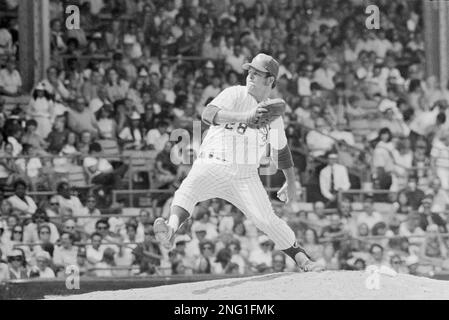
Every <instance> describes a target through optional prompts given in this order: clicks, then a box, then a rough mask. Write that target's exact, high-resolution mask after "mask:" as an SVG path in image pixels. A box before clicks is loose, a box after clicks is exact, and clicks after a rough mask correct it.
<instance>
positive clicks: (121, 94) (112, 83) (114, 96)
mask: <svg viewBox="0 0 449 320" xmlns="http://www.w3.org/2000/svg"><path fill="white" fill-rule="evenodd" d="M124 72H125V74H126V71H124ZM106 77H107V82H106V92H107V97H108V99H109V101H111V102H112V103H114V102H116V101H117V100H120V99H125V98H126V94H127V93H128V90H129V83H128V82H127V81H126V80H125V78H122V77H123V75H119V73H118V70H117V69H116V68H114V67H112V68H110V69H109V70H107V72H106Z"/></svg>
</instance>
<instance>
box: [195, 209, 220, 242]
mask: <svg viewBox="0 0 449 320" xmlns="http://www.w3.org/2000/svg"><path fill="white" fill-rule="evenodd" d="M200 226H202V227H204V228H205V229H206V239H208V240H212V241H214V240H215V239H216V238H217V237H218V232H217V225H216V224H214V223H212V222H211V221H210V212H209V211H208V210H207V209H203V208H199V209H198V211H197V214H196V221H195V222H194V223H193V224H192V231H195V232H196V230H198V227H200ZM200 228H201V227H200ZM200 230H203V229H202V228H201V229H200Z"/></svg>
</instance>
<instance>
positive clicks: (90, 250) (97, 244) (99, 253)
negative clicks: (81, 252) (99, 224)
mask: <svg viewBox="0 0 449 320" xmlns="http://www.w3.org/2000/svg"><path fill="white" fill-rule="evenodd" d="M102 240H103V237H102V236H101V234H99V233H97V232H94V233H93V234H92V235H91V236H90V242H91V244H90V245H88V246H87V249H86V254H87V260H88V261H89V262H90V263H92V264H96V263H98V262H100V261H101V260H102V259H103V252H104V249H106V247H105V246H103V245H102V244H101V242H102Z"/></svg>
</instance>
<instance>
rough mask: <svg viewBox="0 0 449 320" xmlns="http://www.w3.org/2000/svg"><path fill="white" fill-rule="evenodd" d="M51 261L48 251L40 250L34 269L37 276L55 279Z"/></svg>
mask: <svg viewBox="0 0 449 320" xmlns="http://www.w3.org/2000/svg"><path fill="white" fill-rule="evenodd" d="M50 263H51V257H50V254H49V253H48V252H46V251H40V252H38V253H37V254H36V267H35V268H34V270H35V271H36V272H37V278H41V279H53V278H55V277H56V275H55V272H54V271H53V270H52V269H51V268H50ZM30 274H31V272H30ZM30 278H31V276H30Z"/></svg>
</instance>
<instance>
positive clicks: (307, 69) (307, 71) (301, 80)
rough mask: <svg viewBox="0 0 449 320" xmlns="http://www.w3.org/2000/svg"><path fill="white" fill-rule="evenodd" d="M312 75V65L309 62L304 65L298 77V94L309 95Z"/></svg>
mask: <svg viewBox="0 0 449 320" xmlns="http://www.w3.org/2000/svg"><path fill="white" fill-rule="evenodd" d="M312 76H313V66H312V65H311V64H307V65H305V66H304V67H303V68H302V69H301V72H300V74H299V77H298V83H297V85H298V94H299V95H300V96H310V95H311V94H312V91H310V85H311V83H312Z"/></svg>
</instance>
